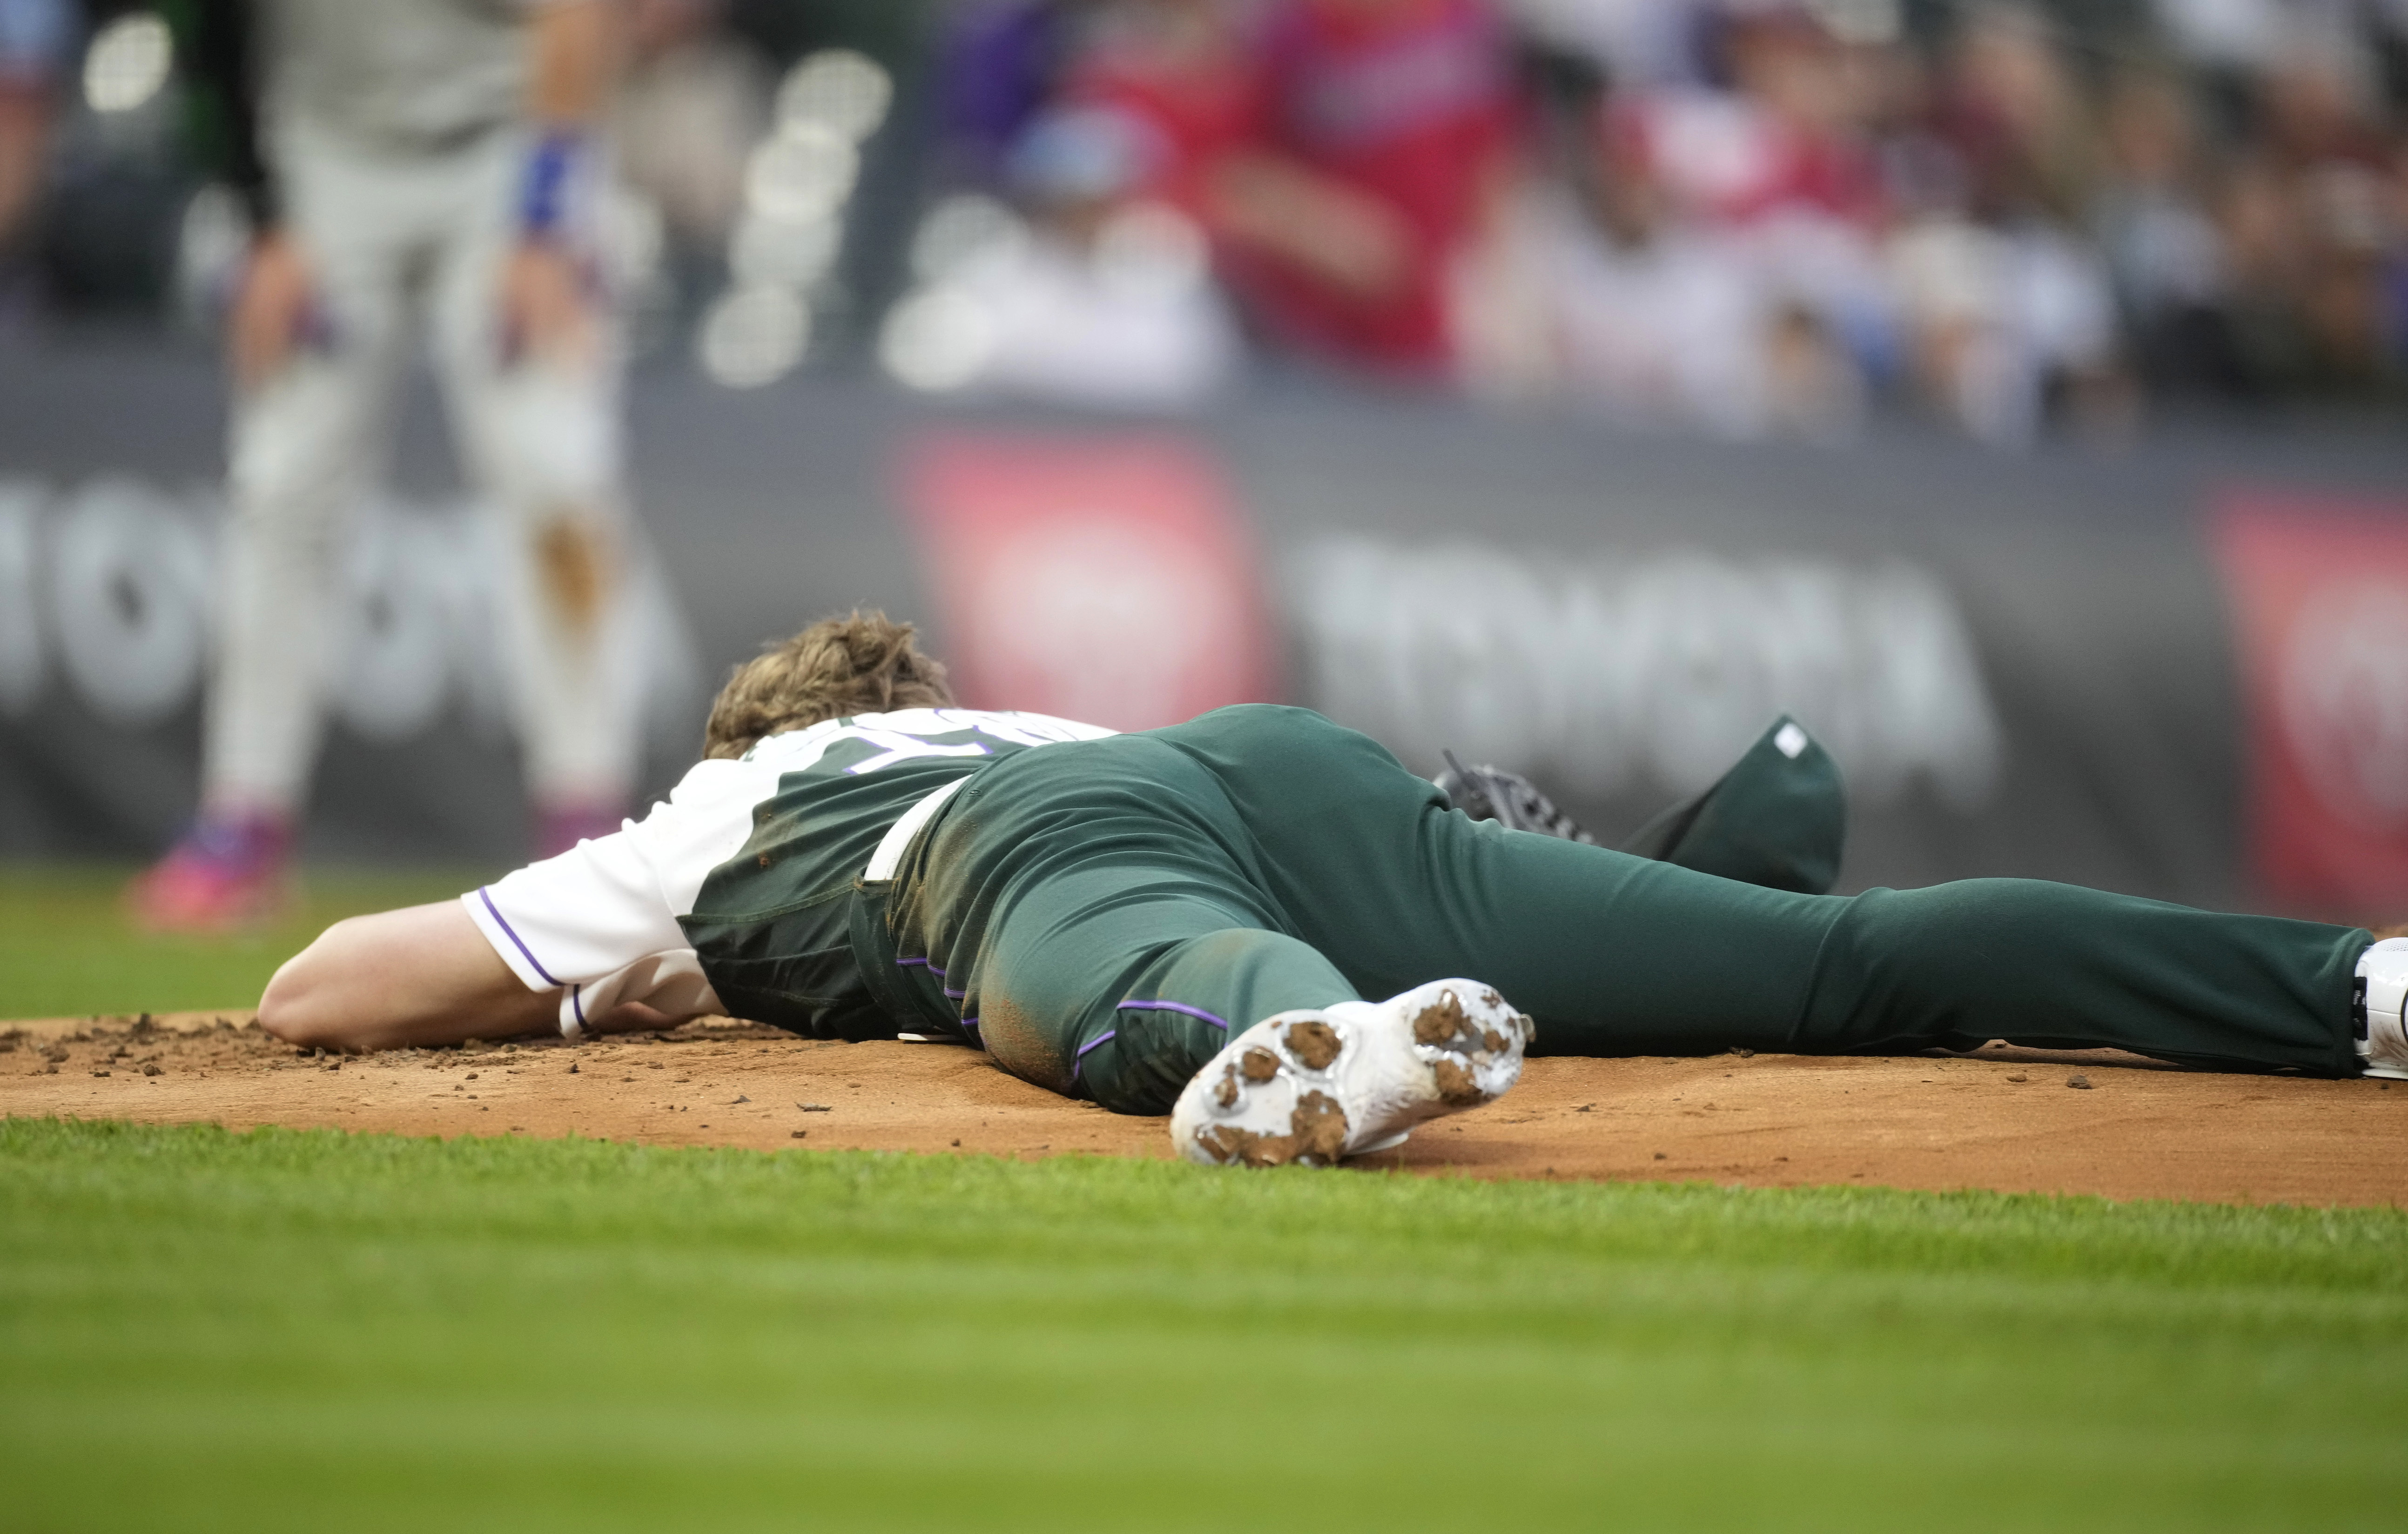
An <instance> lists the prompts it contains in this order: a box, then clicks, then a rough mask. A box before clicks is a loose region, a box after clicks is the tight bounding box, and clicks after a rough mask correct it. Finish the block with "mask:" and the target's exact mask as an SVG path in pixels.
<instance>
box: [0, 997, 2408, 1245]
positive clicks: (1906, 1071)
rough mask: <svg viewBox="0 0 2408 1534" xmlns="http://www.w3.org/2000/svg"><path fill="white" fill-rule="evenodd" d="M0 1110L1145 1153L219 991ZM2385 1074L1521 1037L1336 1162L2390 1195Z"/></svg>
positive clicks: (842, 1055)
mask: <svg viewBox="0 0 2408 1534" xmlns="http://www.w3.org/2000/svg"><path fill="white" fill-rule="evenodd" d="M0 1113H5V1114H16V1115H32V1116H52V1115H55V1116H75V1117H83V1118H122V1119H136V1120H141V1121H144V1122H149V1123H193V1122H208V1123H217V1124H222V1125H227V1126H228V1127H230V1128H248V1127H251V1126H252V1125H262V1124H280V1125H296V1126H325V1127H333V1128H341V1129H362V1130H378V1131H385V1132H390V1133H397V1134H411V1135H459V1134H473V1135H568V1134H578V1135H585V1136H589V1137H592V1138H596V1139H607V1140H636V1141H641V1142H644V1143H648V1144H661V1145H741V1146H749V1147H752V1148H753V1149H755V1150H772V1149H789V1148H803V1149H810V1150H833V1149H870V1150H909V1151H935V1152H947V1151H956V1150H958V1151H964V1152H983V1153H989V1154H1001V1155H1014V1156H1036V1155H1066V1154H1104V1155H1136V1156H1152V1157H1166V1156H1168V1154H1170V1146H1169V1139H1168V1135H1167V1134H1166V1132H1165V1128H1164V1125H1165V1121H1164V1120H1161V1119H1154V1118H1126V1117H1123V1116H1120V1115H1118V1114H1113V1113H1108V1112H1105V1111H1102V1110H1101V1109H1098V1108H1097V1107H1095V1106H1094V1105H1093V1104H1090V1103H1077V1102H1071V1101H1068V1100H1067V1099H1065V1098H1062V1097H1055V1096H1054V1095H1053V1094H1052V1093H1049V1092H1045V1091H1042V1090H1040V1089H1039V1088H1037V1087H1033V1086H1030V1085H1028V1084H1027V1083H1026V1082H1021V1081H1019V1080H1017V1079H1015V1078H1013V1077H1011V1076H1007V1075H1005V1074H1004V1073H1003V1072H1002V1071H1000V1070H998V1069H996V1068H995V1067H994V1066H993V1065H992V1064H991V1063H989V1061H988V1060H987V1058H986V1057H985V1056H984V1055H982V1054H978V1053H976V1052H974V1051H971V1050H968V1049H959V1048H953V1047H950V1046H947V1045H942V1044H912V1043H872V1044H842V1043H821V1042H816V1041H813V1040H810V1039H796V1038H794V1037H792V1036H791V1035H787V1034H783V1033H779V1032H777V1031H775V1030H774V1029H769V1028H762V1027H755V1026H753V1025H747V1024H740V1023H730V1022H727V1021H724V1020H711V1021H706V1022H701V1023H695V1024H689V1025H686V1026H684V1027H681V1028H679V1029H678V1030H676V1031H675V1032H673V1033H667V1034H661V1035H638V1036H635V1037H631V1038H622V1039H608V1040H602V1041H598V1042H593V1043H584V1044H570V1043H566V1042H564V1041H562V1040H559V1039H530V1040H522V1041H520V1042H518V1043H514V1044H475V1045H469V1046H467V1047H466V1048H462V1049H448V1050H400V1051H395V1052H394V1053H392V1054H374V1055H350V1056H320V1055H312V1054H302V1053H299V1052H296V1051H294V1050H293V1049H292V1048H290V1047H288V1046H286V1045H283V1044H279V1043H278V1042H277V1041H275V1040H274V1039H269V1038H268V1037H267V1036H266V1035H265V1034H263V1033H261V1032H260V1031H259V1029H258V1028H257V1027H256V1026H255V1025H252V1024H251V1019H250V1018H249V1017H247V1016H245V1015H242V1014H238V1013H228V1014H223V1015H221V1014H217V1013H199V1014H192V1013H187V1014H177V1015H171V1016H163V1017H157V1018H150V1017H144V1018H135V1019H128V1018H87V1019H80V1020H68V1021H51V1022H40V1023H23V1024H16V1025H6V1026H0ZM2403 1124H2408V1082H2401V1083H2385V1082H2372V1081H2365V1082H2327V1081H2311V1080H2306V1079H2303V1078H2296V1077H2285V1076H2231V1075H2215V1074H2210V1073H2207V1072H2201V1071H2187V1070H2180V1069H2176V1068H2171V1067H2166V1066H2161V1065H2158V1064H2156V1063H2154V1062H2151V1061H2145V1060H2142V1059H2139V1058H2137V1057H2135V1056H2131V1055H2124V1054H2114V1053H2113V1052H2109V1051H2100V1052H2095V1053H2089V1054H2054V1053H2043V1052H2039V1051H2031V1050H2012V1049H2006V1048H2003V1047H2000V1046H1996V1045H1993V1046H1991V1047H1990V1048H1987V1049H1985V1050H1982V1051H1980V1052H1978V1053H1976V1054H1958V1055H1939V1054H1933V1055H1906V1056H1890V1057H1869V1056H1844V1057H1822V1056H1807V1055H1789V1054H1754V1055H1740V1054H1721V1055H1713V1056H1708V1057H1705V1058H1700V1059H1677V1060H1674V1059H1661V1058H1656V1057H1653V1056H1649V1057H1644V1058H1639V1059H1623V1060H1569V1059H1552V1058H1551V1059H1540V1060H1533V1061H1531V1062H1530V1063H1529V1066H1528V1068H1527V1070H1526V1071H1525V1073H1524V1075H1523V1078H1522V1084H1521V1085H1520V1086H1518V1087H1516V1088H1515V1089H1514V1090H1513V1091H1512V1093H1511V1094H1510V1095H1508V1096H1507V1097H1504V1098H1503V1099H1502V1100H1500V1101H1498V1102H1497V1103H1494V1104H1492V1105H1490V1106H1489V1107H1487V1108H1484V1109H1478V1110H1475V1111H1471V1112H1469V1113H1465V1114H1462V1115H1459V1116H1457V1117H1455V1118H1451V1119H1446V1120H1441V1121H1440V1122H1439V1123H1436V1124H1433V1125H1426V1126H1424V1127H1423V1128H1422V1129H1421V1130H1420V1131H1418V1132H1417V1133H1416V1134H1415V1135H1414V1137H1413V1139H1412V1140H1411V1141H1409V1142H1408V1143H1407V1144H1406V1145H1404V1146H1403V1147H1401V1148H1400V1149H1398V1150H1396V1151H1391V1152H1388V1153H1386V1154H1382V1155H1377V1156H1371V1157H1368V1158H1366V1159H1365V1161H1364V1162H1363V1163H1362V1164H1364V1165H1369V1166H1377V1167H1401V1168H1408V1169H1411V1170H1413V1171H1452V1172H1457V1173H1462V1174H1469V1175H1471V1176H1477V1177H1527V1178H1544V1177H1555V1178H1587V1179H1621V1180H1649V1181H1655V1180H1662V1181H1692V1180H1703V1181H1710V1182H1714V1183H1744V1184H1748V1185H1751V1186H1762V1187H1788V1186H1796V1185H1800V1184H1809V1183H1865V1184H1886V1185H1888V1186H1892V1187H1902V1188H1931V1189H1949V1188H1991V1189H1997V1190H2000V1191H2002V1192H2028V1193H2087V1194H2100V1195H2104V1196H2106V1197H2114V1198H2143V1197H2155V1198H2192V1199H2208V1200H2215V1201H2222V1202H2244V1203H2248V1202H2258V1203H2270V1202H2284V1203H2315V1204H2391V1205H2401V1204H2408V1158H2402V1157H2401V1156H2398V1155H2396V1154H2391V1152H2392V1150H2393V1149H2394V1148H2395V1147H2396V1146H2397V1145H2398V1144H2399V1142H2400V1136H2401V1127H2402V1125H2403Z"/></svg>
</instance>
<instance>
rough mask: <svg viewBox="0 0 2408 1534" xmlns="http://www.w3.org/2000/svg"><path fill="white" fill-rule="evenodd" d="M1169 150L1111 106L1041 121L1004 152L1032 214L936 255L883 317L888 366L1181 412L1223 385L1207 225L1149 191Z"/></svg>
mask: <svg viewBox="0 0 2408 1534" xmlns="http://www.w3.org/2000/svg"><path fill="white" fill-rule="evenodd" d="M1161 154H1162V149H1161V146H1160V143H1159V140H1158V139H1157V138H1156V137H1155V136H1154V134H1153V132H1152V130H1151V129H1150V128H1149V127H1148V126H1147V125H1146V124H1145V123H1144V122H1140V121H1139V120H1137V119H1134V118H1131V117H1129V116H1128V115H1126V114H1125V113H1123V112H1120V111H1117V110H1115V109H1113V108H1106V107H1083V108H1065V109H1061V110H1058V111H1054V112H1052V113H1049V114H1047V115H1045V116H1043V117H1040V118H1039V119H1038V120H1037V121H1036V122H1034V123H1033V124H1031V126H1030V127H1029V128H1028V130H1027V131H1026V132H1025V133H1024V134H1022V135H1021V136H1020V139H1019V141H1018V142H1017V143H1016V144H1015V145H1013V147H1012V149H1011V152H1010V154H1009V155H1008V156H1007V157H1006V160H1005V163H1004V179H1005V181H1006V183H1007V185H1008V186H1009V187H1010V188H1011V192H1012V194H1013V195H1014V198H1015V200H1016V201H1017V202H1018V204H1019V206H1020V208H1021V209H1022V210H1023V212H1024V213H1025V222H1012V221H1011V220H1009V219H1008V218H997V219H996V220H995V222H993V223H991V225H990V226H989V227H988V228H987V229H986V230H984V231H983V232H982V235H981V237H978V238H976V239H974V240H971V241H968V242H966V243H967V244H968V248H967V249H965V250H963V251H959V252H957V253H946V252H940V251H932V252H930V253H929V254H928V255H927V256H926V257H925V261H926V264H927V265H931V266H933V267H936V268H937V270H936V271H935V272H933V273H932V276H933V277H934V279H935V280H933V281H932V282H930V283H929V285H928V286H927V287H925V289H923V290H922V291H921V292H919V293H917V294H913V295H912V296H911V297H910V298H907V299H906V300H905V301H904V303H903V304H902V305H900V306H899V307H898V308H896V310H895V312H894V313H893V314H892V315H890V316H889V318H888V321H887V324H886V329H885V333H884V336H883V337H882V351H883V352H884V354H885V360H886V363H887V366H888V368H889V370H890V371H892V372H894V373H895V374H896V376H897V377H899V378H901V379H902V380H904V381H905V382H907V383H911V384H914V385H917V386H919V387H922V388H928V389H952V388H971V387H988V388H994V389H997V390H1001V391H1005V392H1009V393H1016V394H1028V395H1033V396H1037V397H1042V398H1051V399H1059V400H1066V401H1070V402H1073V403H1077V404H1082V405H1085V406H1089V407H1092V408H1097V409H1135V410H1140V411H1154V410H1176V409H1184V408H1188V407H1192V406H1194V405H1196V404H1198V403H1200V402H1201V401H1202V400H1204V399H1205V398H1207V397H1208V396H1210V395H1211V394H1212V393H1214V392H1215V391H1216V390H1218V389H1219V388H1220V387H1221V386H1222V385H1223V384H1224V383H1225V382H1226V380H1227V379H1228V377H1229V375H1230V372H1231V369H1232V367H1233V366H1234V364H1235V363H1236V360H1237V355H1238V339H1237V335H1236V332H1235V330H1234V329H1233V328H1232V327H1231V325H1230V324H1229V322H1228V319H1227V317H1226V313H1225V312H1224V310H1223V308H1222V307H1221V303H1220V300H1219V297H1218V295H1217V294H1216V293H1215V292H1214V290H1213V288H1212V285H1211V279H1210V275H1209V268H1208V265H1207V256H1206V251H1205V245H1204V237H1203V235H1202V234H1201V233H1200V232H1199V231H1198V230H1197V227H1196V225H1195V223H1194V222H1192V221H1191V220H1189V219H1188V218H1187V217H1186V216H1185V215H1183V214H1182V213H1181V212H1180V211H1179V210H1178V209H1177V208H1173V207H1171V206H1169V205H1168V204H1167V203H1163V202H1159V201H1154V200H1151V199H1148V198H1146V197H1145V196H1143V195H1142V194H1143V192H1144V190H1145V188H1146V187H1147V186H1148V185H1149V184H1150V183H1151V182H1153V181H1154V179H1155V168H1154V167H1155V165H1157V163H1158V161H1159V159H1160V157H1161ZM941 228H942V226H941V225H939V226H938V229H939V233H941Z"/></svg>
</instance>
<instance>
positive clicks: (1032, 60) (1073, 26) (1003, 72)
mask: <svg viewBox="0 0 2408 1534" xmlns="http://www.w3.org/2000/svg"><path fill="white" fill-rule="evenodd" d="M1087 8H1088V6H1087V3H1086V0H971V3H969V4H968V5H965V6H963V7H961V8H960V10H959V12H958V14H956V15H955V16H954V17H953V19H952V20H951V22H950V23H949V24H948V26H947V27H946V29H945V31H944V33H943V35H942V36H941V37H940V38H939V43H938V48H937V59H936V74H937V86H938V101H939V110H940V115H941V119H942V121H941V122H940V124H939V128H940V132H941V136H942V151H943V153H944V155H945V156H946V158H947V159H948V161H949V162H950V163H949V164H947V165H945V166H944V167H943V169H944V171H945V172H946V174H947V175H949V176H950V177H951V178H953V179H956V180H963V181H971V182H982V183H986V184H990V185H991V184H993V183H994V182H995V180H996V179H997V178H998V177H999V176H1000V175H1001V174H1002V169H1003V161H1004V157H1005V156H1006V155H1007V154H1008V153H1010V152H1011V146H1012V144H1013V143H1014V142H1016V141H1017V140H1018V139H1019V137H1020V136H1021V135H1022V134H1023V133H1024V132H1025V131H1026V130H1027V128H1028V126H1029V124H1030V123H1032V122H1035V121H1036V119H1037V117H1038V114H1039V113H1040V112H1042V111H1043V110H1044V109H1045V108H1046V106H1047V105H1048V104H1049V103H1050V102H1052V101H1053V100H1054V97H1055V95H1056V93H1057V92H1058V89H1059V86H1060V83H1061V77H1062V73H1063V68H1064V65H1066V64H1067V63H1068V61H1069V59H1070V58H1071V57H1072V56H1073V55H1074V53H1075V51H1076V39H1077V36H1078V34H1079V26H1080V22H1081V20H1082V13H1083V12H1084V11H1085V10H1086V9H1087Z"/></svg>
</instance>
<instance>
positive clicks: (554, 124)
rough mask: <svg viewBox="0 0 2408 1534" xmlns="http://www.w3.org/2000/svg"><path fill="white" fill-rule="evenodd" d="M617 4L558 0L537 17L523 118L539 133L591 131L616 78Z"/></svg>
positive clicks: (602, 0) (608, 0)
mask: <svg viewBox="0 0 2408 1534" xmlns="http://www.w3.org/2000/svg"><path fill="white" fill-rule="evenodd" d="M620 33H621V26H620V16H619V0H561V3H560V4H557V5H552V6H547V7H544V8H543V9H541V10H539V11H538V12H537V13H536V17H535V62H534V67H533V68H532V69H531V70H530V71H529V73H528V79H527V117H528V119H529V120H530V121H531V122H534V124H535V125H536V126H537V127H538V128H542V129H549V130H554V131H562V130H566V131H575V130H577V129H581V128H588V127H592V126H594V125H595V123H596V122H599V121H600V120H601V117H602V113H603V110H604V108H606V107H608V105H609V98H610V87H611V85H612V83H613V82H614V81H615V80H616V79H617V78H618V73H619V45H620Z"/></svg>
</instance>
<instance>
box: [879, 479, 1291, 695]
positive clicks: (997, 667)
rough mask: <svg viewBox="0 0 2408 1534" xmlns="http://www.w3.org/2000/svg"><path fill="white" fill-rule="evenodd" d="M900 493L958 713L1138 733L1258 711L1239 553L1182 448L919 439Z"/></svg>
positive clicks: (1240, 544)
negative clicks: (1244, 709)
mask: <svg viewBox="0 0 2408 1534" xmlns="http://www.w3.org/2000/svg"><path fill="white" fill-rule="evenodd" d="M901 487H902V496H901V498H902V502H903V505H904V507H905V509H906V511H907V513H908V515H909V516H910V521H911V524H912V527H913V530H914V532H915V533H916V534H917V537H918V542H919V548H920V553H921V558H922V560H923V562H924V563H925V566H926V567H927V569H928V573H929V576H930V585H931V587H932V589H933V591H934V593H935V595H936V602H937V609H936V610H937V615H938V626H939V628H940V629H941V631H942V638H943V650H944V653H946V654H948V655H951V656H953V666H954V678H953V680H954V683H955V687H956V690H957V691H958V692H959V693H960V695H961V697H962V701H963V702H964V703H966V704H968V705H970V706H972V707H976V708H1011V709H1025V710H1032V711H1034V712H1038V713H1048V714H1055V715H1058V716H1060V717H1062V718H1065V719H1077V720H1083V721H1086V722H1087V723H1090V724H1104V725H1109V726H1110V727H1111V728H1113V729H1119V730H1141V729H1151V728H1153V727H1154V726H1156V725H1160V724H1177V723H1179V722H1180V721H1181V720H1183V719H1189V718H1193V717H1194V716H1195V715H1197V714H1199V713H1202V712H1203V711H1205V710H1208V709H1217V708H1221V707H1223V706H1224V705H1226V704H1231V703H1249V702H1260V701H1264V700H1267V699H1269V698H1270V697H1271V696H1272V687H1273V679H1272V667H1271V656H1272V652H1273V641H1272V638H1271V636H1270V632H1269V615H1268V612H1267V610H1266V607H1265V603H1264V598H1263V590H1262V578H1261V573H1260V569H1259V566H1258V564H1257V561H1256V558H1255V554H1254V546H1253V540H1252V538H1250V537H1249V536H1248V532H1247V528H1246V523H1245V522H1244V520H1243V519H1242V518H1241V517H1240V514H1239V511H1238V509H1237V506H1236V503H1235V500H1234V498H1233V496H1232V495H1231V494H1230V492H1229V490H1228V487H1227V485H1226V482H1225V481H1224V480H1223V479H1222V477H1221V475H1220V474H1219V472H1218V471H1217V469H1216V468H1215V467H1214V466H1213V462H1212V460H1211V458H1210V457H1208V456H1207V455H1206V454H1205V452H1203V451H1201V450H1200V449H1198V448H1197V447H1195V446H1194V445H1192V444H1190V443H1187V442H1185V441H1183V440H1182V439H1180V438H1178V437H1168V436H1162V437H1154V436H1142V435H1140V436H1135V437H1129V436H1117V435H1116V436H1110V437H1100V436H1099V437H1086V438H1081V437H1006V436H998V435H950V434H938V435H931V436H926V437H920V438H918V439H916V440H914V441H912V442H911V443H910V444H909V445H908V447H907V448H906V450H905V454H904V459H903V463H902V466H901Z"/></svg>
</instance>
